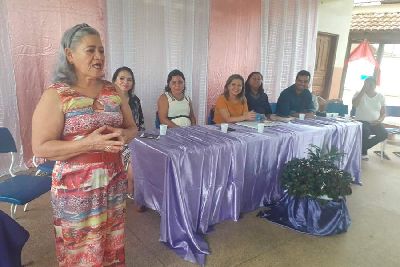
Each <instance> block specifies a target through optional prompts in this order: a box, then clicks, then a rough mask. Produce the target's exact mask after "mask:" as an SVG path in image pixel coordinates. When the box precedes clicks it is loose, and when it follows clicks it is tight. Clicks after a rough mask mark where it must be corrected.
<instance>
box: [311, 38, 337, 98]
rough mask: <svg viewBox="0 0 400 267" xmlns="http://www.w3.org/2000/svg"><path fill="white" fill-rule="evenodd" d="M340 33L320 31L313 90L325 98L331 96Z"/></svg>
mask: <svg viewBox="0 0 400 267" xmlns="http://www.w3.org/2000/svg"><path fill="white" fill-rule="evenodd" d="M337 41H338V35H337V34H330V33H324V32H318V36H317V46H316V50H317V51H316V59H315V69H314V78H313V85H312V91H313V93H314V94H315V95H318V96H321V97H322V98H324V99H328V98H329V93H330V90H331V83H332V74H333V68H334V64H335V55H336V47H337Z"/></svg>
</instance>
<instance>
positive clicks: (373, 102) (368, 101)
mask: <svg viewBox="0 0 400 267" xmlns="http://www.w3.org/2000/svg"><path fill="white" fill-rule="evenodd" d="M375 88H376V82H375V80H374V79H373V78H371V77H370V78H367V79H366V80H365V81H364V86H363V88H362V89H361V91H360V92H358V93H356V94H355V95H354V97H353V107H354V108H355V110H356V117H355V118H356V120H358V121H360V122H361V123H362V124H363V125H362V151H361V152H362V158H363V159H368V154H367V152H368V149H369V148H371V147H373V146H375V145H376V144H378V143H380V142H382V141H383V140H385V139H386V138H387V136H388V134H387V132H386V130H385V127H383V125H382V121H383V119H384V118H385V115H386V114H385V109H386V108H385V97H384V96H383V95H382V94H380V93H378V92H376V91H375ZM371 136H372V137H371Z"/></svg>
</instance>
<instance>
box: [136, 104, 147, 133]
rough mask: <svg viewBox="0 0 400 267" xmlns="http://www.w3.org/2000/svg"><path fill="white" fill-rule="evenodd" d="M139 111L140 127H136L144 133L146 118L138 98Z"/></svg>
mask: <svg viewBox="0 0 400 267" xmlns="http://www.w3.org/2000/svg"><path fill="white" fill-rule="evenodd" d="M138 105H139V106H138V111H139V125H136V126H137V127H138V130H139V131H144V130H146V128H145V127H144V116H143V110H142V105H141V103H140V99H139V98H138Z"/></svg>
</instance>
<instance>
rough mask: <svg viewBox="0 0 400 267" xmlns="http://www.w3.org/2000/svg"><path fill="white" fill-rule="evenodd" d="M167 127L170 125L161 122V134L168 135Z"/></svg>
mask: <svg viewBox="0 0 400 267" xmlns="http://www.w3.org/2000/svg"><path fill="white" fill-rule="evenodd" d="M167 128H168V126H167V125H166V124H160V135H166V134H167Z"/></svg>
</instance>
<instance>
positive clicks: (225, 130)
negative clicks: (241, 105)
mask: <svg viewBox="0 0 400 267" xmlns="http://www.w3.org/2000/svg"><path fill="white" fill-rule="evenodd" d="M221 132H223V133H227V132H228V123H221Z"/></svg>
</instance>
